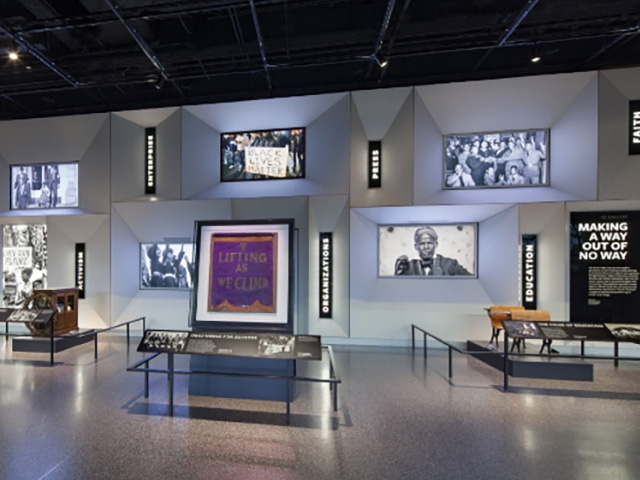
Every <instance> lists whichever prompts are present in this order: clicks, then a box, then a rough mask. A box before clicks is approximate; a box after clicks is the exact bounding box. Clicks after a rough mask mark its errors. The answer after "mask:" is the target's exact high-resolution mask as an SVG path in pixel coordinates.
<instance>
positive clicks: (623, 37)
mask: <svg viewBox="0 0 640 480" xmlns="http://www.w3.org/2000/svg"><path fill="white" fill-rule="evenodd" d="M638 33H640V24H636V31H635V32H626V33H621V34H620V35H618V36H617V37H614V38H612V39H611V40H609V41H608V42H607V43H605V44H604V45H603V46H602V47H600V48H599V49H598V50H597V51H596V52H595V53H594V54H593V55H591V56H590V57H589V58H587V59H586V60H585V62H584V63H585V65H586V64H589V63H591V62H593V61H594V60H595V59H596V58H598V57H599V56H600V55H602V54H603V53H604V52H606V51H607V50H609V49H611V48H612V47H613V46H615V45H618V44H619V43H620V42H622V40H624V42H622V43H626V42H628V41H629V40H631V39H632V38H634V37H635V36H636V35H638ZM622 43H620V44H622Z"/></svg>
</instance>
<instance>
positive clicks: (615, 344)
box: [613, 340, 620, 367]
mask: <svg viewBox="0 0 640 480" xmlns="http://www.w3.org/2000/svg"><path fill="white" fill-rule="evenodd" d="M619 347H620V343H619V342H618V340H615V341H614V342H613V366H614V367H617V366H618V363H619V362H618V356H619V354H620V348H619Z"/></svg>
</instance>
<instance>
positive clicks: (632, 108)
mask: <svg viewBox="0 0 640 480" xmlns="http://www.w3.org/2000/svg"><path fill="white" fill-rule="evenodd" d="M629 155H640V100H632V101H630V102H629Z"/></svg>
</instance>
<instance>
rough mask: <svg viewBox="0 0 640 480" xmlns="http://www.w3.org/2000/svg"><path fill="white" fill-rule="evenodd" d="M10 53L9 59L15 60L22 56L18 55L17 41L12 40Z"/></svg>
mask: <svg viewBox="0 0 640 480" xmlns="http://www.w3.org/2000/svg"><path fill="white" fill-rule="evenodd" d="M8 55H9V60H11V61H13V62H15V61H16V60H18V59H19V58H20V56H19V55H18V45H16V42H11V46H10V47H9V53H8Z"/></svg>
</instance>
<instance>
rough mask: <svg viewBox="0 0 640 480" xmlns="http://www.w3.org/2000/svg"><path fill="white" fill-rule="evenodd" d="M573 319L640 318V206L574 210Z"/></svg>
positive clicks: (614, 320) (628, 320) (612, 320)
mask: <svg viewBox="0 0 640 480" xmlns="http://www.w3.org/2000/svg"><path fill="white" fill-rule="evenodd" d="M570 229H571V231H570V242H571V243H570V256H571V272H570V278H569V282H570V298H569V305H570V312H571V315H570V319H571V321H572V322H610V323H640V317H639V316H638V310H639V308H640V292H639V291H638V279H639V275H640V272H639V270H640V211H629V212H573V213H571V226H570Z"/></svg>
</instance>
